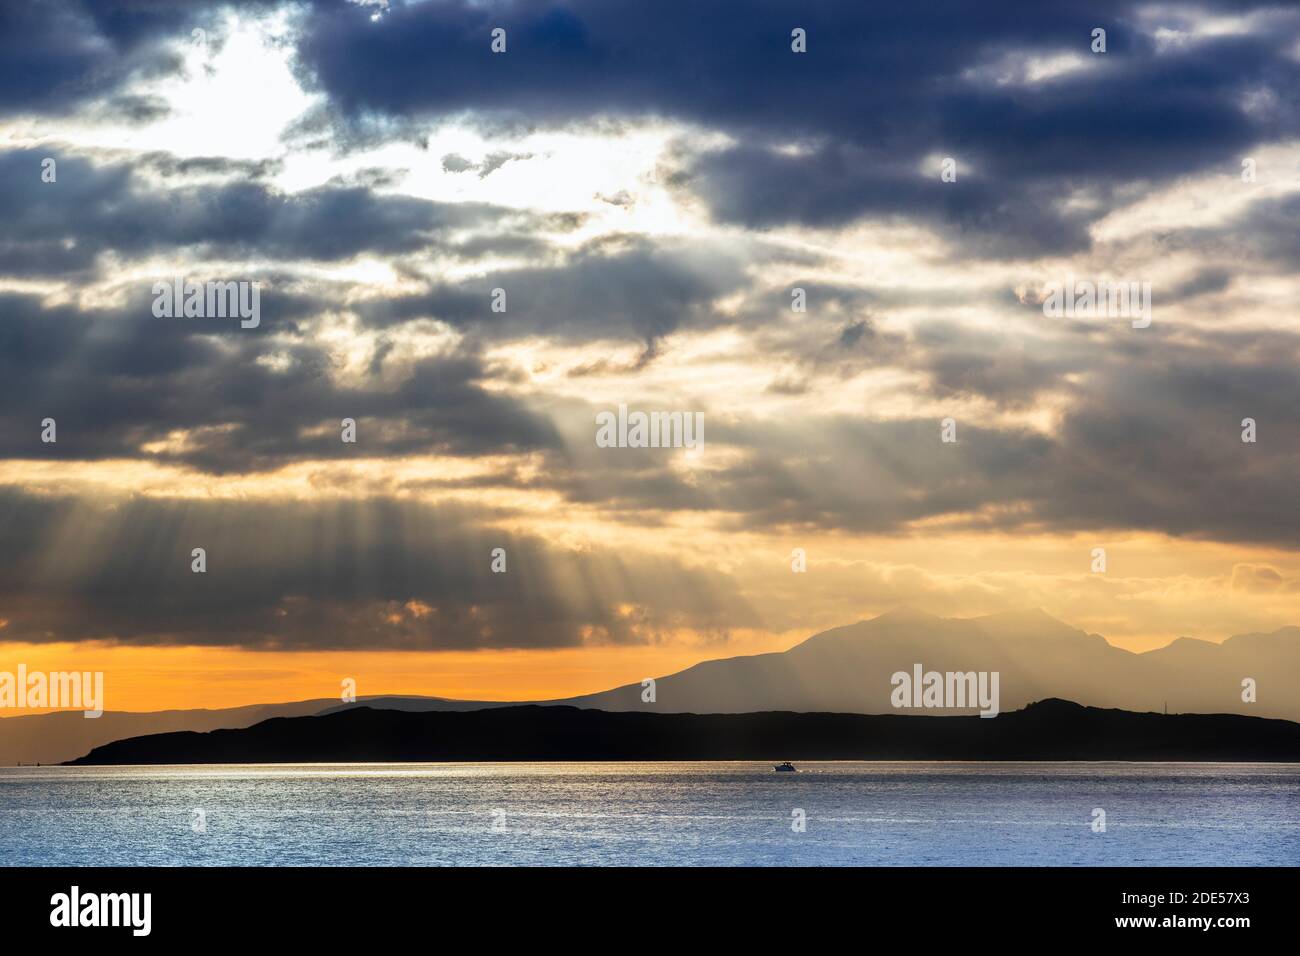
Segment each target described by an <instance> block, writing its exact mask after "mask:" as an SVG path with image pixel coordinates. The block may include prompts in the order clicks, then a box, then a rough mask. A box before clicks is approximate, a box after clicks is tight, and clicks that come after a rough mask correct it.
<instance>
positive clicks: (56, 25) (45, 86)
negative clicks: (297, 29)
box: [0, 0, 280, 122]
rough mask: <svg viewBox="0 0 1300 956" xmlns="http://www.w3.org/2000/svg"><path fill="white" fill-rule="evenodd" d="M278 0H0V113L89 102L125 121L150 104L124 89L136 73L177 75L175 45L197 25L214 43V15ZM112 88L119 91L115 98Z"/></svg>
mask: <svg viewBox="0 0 1300 956" xmlns="http://www.w3.org/2000/svg"><path fill="white" fill-rule="evenodd" d="M277 5H280V3H279V0H233V2H225V0H35V2H18V0H15V2H7V3H2V4H0V116H3V115H12V114H17V113H30V114H42V115H46V116H51V115H56V116H57V115H65V114H68V113H71V112H73V111H75V110H77V109H78V108H80V107H82V106H84V105H86V104H87V103H92V102H96V101H105V107H106V109H107V111H108V113H109V114H111V115H115V116H118V117H120V118H124V119H126V120H128V121H131V122H140V121H145V120H148V119H152V118H156V117H157V116H158V115H160V114H159V110H160V106H159V104H157V103H154V102H152V101H149V100H146V99H144V98H141V97H138V96H134V95H132V94H130V93H129V92H124V90H125V87H127V86H129V84H130V83H131V82H133V81H134V80H136V79H140V78H156V77H160V76H166V75H169V74H178V73H180V72H181V70H182V62H181V58H180V56H179V54H178V50H177V46H178V45H180V44H188V43H190V42H192V40H193V37H192V31H193V30H195V29H203V30H205V31H207V33H208V34H209V41H210V42H211V43H212V44H213V45H214V46H219V45H220V42H221V35H220V32H219V26H220V23H219V22H217V20H216V19H215V17H214V14H215V13H216V12H218V11H220V10H222V9H223V8H226V7H231V6H237V7H240V8H241V9H244V10H249V11H254V12H257V11H263V10H267V9H270V8H273V7H275V6H277ZM118 93H123V95H121V96H119V95H117V94H118Z"/></svg>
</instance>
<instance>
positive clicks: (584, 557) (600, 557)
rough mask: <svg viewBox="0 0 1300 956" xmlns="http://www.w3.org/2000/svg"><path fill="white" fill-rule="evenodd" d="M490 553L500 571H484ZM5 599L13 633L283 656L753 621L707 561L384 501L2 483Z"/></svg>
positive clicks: (589, 638)
mask: <svg viewBox="0 0 1300 956" xmlns="http://www.w3.org/2000/svg"><path fill="white" fill-rule="evenodd" d="M196 547H201V548H204V549H205V551H206V556H207V571H206V573H203V574H195V573H193V571H192V570H191V560H192V559H191V550H192V549H193V548H196ZM494 548H504V549H505V551H506V571H505V573H500V574H498V573H493V572H492V571H491V570H490V567H491V561H492V557H493V556H492V549H494ZM0 601H3V606H4V608H5V617H6V618H7V619H8V624H7V626H6V627H5V628H4V631H3V633H4V636H5V638H6V639H8V640H20V641H22V640H30V641H36V642H41V641H47V640H55V639H57V640H77V639H81V640H89V639H110V640H111V639H121V640H122V641H124V642H127V643H133V644H144V645H156V644H176V643H184V644H199V645H208V644H211V645H238V646H244V647H250V648H256V649H272V648H276V649H290V650H307V649H365V650H381V649H398V648H400V649H408V650H409V649H419V650H448V649H473V648H497V647H516V648H542V647H566V646H579V645H583V644H588V643H640V642H646V641H650V640H654V639H655V638H656V637H658V636H660V635H661V634H662V633H663V632H664V631H666V630H668V629H672V628H678V627H693V628H698V629H700V630H701V631H703V632H706V633H708V632H714V633H717V634H723V633H725V632H726V630H727V629H728V628H732V627H745V626H752V625H753V624H754V623H755V620H756V618H755V614H754V612H753V611H752V609H750V608H749V606H748V605H747V604H746V603H745V602H744V600H743V599H741V598H740V597H739V596H738V591H737V587H736V583H735V582H734V581H732V580H731V579H730V578H728V577H727V576H725V575H723V574H721V573H719V572H716V571H713V570H710V569H708V568H696V567H687V566H685V565H683V564H681V563H678V562H676V561H673V560H668V559H662V558H654V557H647V556H643V555H638V554H634V553H627V552H619V551H612V552H610V551H584V552H565V551H562V550H559V549H556V548H554V547H552V546H550V545H548V544H547V543H545V542H544V541H542V540H541V539H539V538H536V537H533V536H527V535H519V534H513V533H508V532H505V531H502V530H500V529H497V528H493V527H491V526H490V525H489V524H485V523H483V521H482V517H481V516H480V515H478V514H476V513H475V512H472V511H467V510H463V509H458V508H454V507H446V506H443V507H438V508H432V507H428V506H424V505H419V504H414V503H411V502H402V501H394V500H390V499H370V500H366V501H336V502H329V501H326V502H314V503H310V504H308V503H295V502H275V503H266V502H261V503H259V502H238V503H234V502H228V503H222V502H213V501H167V500H156V499H133V500H129V501H125V502H118V503H115V504H112V505H107V506H106V505H99V504H90V503H87V502H84V501H78V500H75V499H63V498H42V497H33V496H27V495H23V494H19V493H14V492H10V491H0ZM620 604H626V605H631V606H633V613H629V614H621V613H619V611H618V607H619V605H620Z"/></svg>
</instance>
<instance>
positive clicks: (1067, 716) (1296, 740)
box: [68, 699, 1300, 766]
mask: <svg viewBox="0 0 1300 956" xmlns="http://www.w3.org/2000/svg"><path fill="white" fill-rule="evenodd" d="M773 755H780V756H781V757H782V758H789V759H792V760H1143V761H1153V760H1155V761H1169V760H1189V761H1193V760H1194V761H1296V760H1300V724H1296V723H1292V722H1290V721H1285V720H1270V719H1266V718H1261V717H1242V716H1238V715H1235V714H1177V715H1166V714H1159V713H1132V712H1128V711H1121V710H1104V709H1101V708H1096V707H1084V706H1082V705H1080V704H1075V703H1072V702H1070V701H1065V700H1057V699H1050V700H1045V701H1041V702H1038V703H1034V704H1031V705H1030V706H1028V707H1025V708H1023V709H1021V710H1018V711H1013V712H1010V713H1004V714H1001V715H999V716H998V717H996V718H993V719H991V720H986V719H983V718H981V717H978V716H948V717H940V716H931V717H924V716H908V715H894V714H885V715H865V714H817V713H813V714H797V713H779V712H778V713H749V714H655V713H631V712H607V711H599V710H584V709H580V708H576V707H565V706H549V707H543V706H537V705H526V706H522V707H499V708H490V709H486V710H475V711H461V712H458V711H400V710H376V709H374V708H372V707H367V706H364V705H355V706H353V707H350V708H348V709H344V710H340V711H336V712H334V713H329V714H322V715H318V716H312V717H277V718H273V719H270V720H265V721H262V722H261V723H258V724H256V725H254V726H252V727H247V728H244V729H237V730H213V731H209V732H207V733H195V732H189V731H186V732H179V733H166V734H151V735H148V736H144V737H132V738H129V739H127V740H119V741H115V742H113V743H109V744H105V745H103V746H101V747H96V748H95V749H94V750H92V751H91V752H90V753H88V754H87V755H85V756H84V757H80V758H78V759H76V760H72V761H69V762H68V763H70V764H71V765H74V766H91V765H123V764H212V763H316V762H348V763H350V762H371V761H379V762H425V761H548V760H573V761H596V760H769V759H771V758H772V757H773Z"/></svg>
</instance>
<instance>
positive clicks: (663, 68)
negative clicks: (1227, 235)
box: [298, 0, 1300, 257]
mask: <svg viewBox="0 0 1300 956" xmlns="http://www.w3.org/2000/svg"><path fill="white" fill-rule="evenodd" d="M1141 6H1142V5H1140V4H1138V3H1135V2H1100V3H1098V2H1088V3H1074V4H1066V5H1062V4H1044V3H1038V2H1011V3H1000V4H997V5H996V6H989V5H982V6H980V7H978V8H973V7H971V6H970V5H969V4H965V3H958V2H934V0H932V2H926V3H921V4H905V5H902V6H898V5H893V6H890V5H883V6H882V5H878V4H875V5H868V4H834V5H824V6H817V7H813V8H808V9H799V10H793V9H791V8H789V7H788V6H787V5H785V4H781V3H776V2H769V3H754V4H747V5H746V7H745V10H744V12H743V14H741V13H740V12H739V11H738V10H737V9H736V8H735V7H734V6H731V5H728V4H722V3H718V4H699V3H695V2H686V0H671V2H667V3H660V4H654V5H653V6H646V5H644V4H640V3H636V2H633V0H623V2H618V0H615V2H610V0H576V2H572V3H568V4H565V5H564V6H558V5H555V4H553V3H550V2H547V0H523V2H516V3H511V4H509V5H501V6H498V5H493V4H481V3H468V2H450V3H422V4H409V5H408V4H403V3H395V4H393V6H392V9H391V10H390V11H389V12H388V13H386V14H385V15H384V16H383V17H382V18H381V20H380V22H379V23H370V22H369V20H368V17H369V15H370V13H371V12H372V11H371V10H370V9H368V8H366V9H362V8H359V7H357V6H356V5H354V4H348V3H343V2H337V3H321V4H319V5H318V7H317V12H316V13H315V15H314V16H312V17H311V18H310V19H309V21H308V22H307V25H306V28H305V32H304V35H303V36H302V37H301V39H300V43H299V48H298V52H299V56H300V65H301V67H302V69H303V72H304V75H305V76H306V77H307V78H308V79H309V81H310V82H314V83H316V84H317V85H318V86H319V87H320V88H321V89H322V90H323V91H324V92H326V93H327V94H328V95H329V96H330V97H331V100H332V101H333V103H334V104H335V105H336V107H337V108H338V109H340V110H342V111H343V112H344V113H345V114H348V115H355V116H369V115H373V114H376V113H378V114H384V115H390V116H397V117H409V116H413V115H426V116H437V115H443V116H447V115H452V114H457V115H459V114H461V113H464V112H468V113H469V114H470V115H473V116H478V117H480V118H485V117H486V118H492V117H502V116H510V115H518V116H521V117H526V118H527V119H528V121H529V122H531V123H543V124H544V123H555V124H563V123H574V122H578V123H581V122H589V121H591V119H592V118H593V117H597V116H606V115H609V116H640V117H653V116H664V115H667V116H671V117H675V118H677V119H680V120H685V121H690V122H694V123H698V124H700V125H702V126H704V127H707V128H713V129H722V130H725V131H728V132H731V133H733V134H735V135H736V136H737V137H738V138H740V139H741V140H742V141H743V142H742V144H741V145H737V146H735V147H731V148H725V149H722V150H712V151H704V152H702V153H697V152H695V150H694V149H693V148H687V149H685V150H684V151H683V153H682V155H681V156H679V167H680V168H679V179H678V181H679V183H680V184H683V185H686V186H688V187H689V188H690V189H692V190H694V191H696V192H698V193H699V195H700V196H701V198H702V199H703V200H704V201H705V203H706V204H707V205H708V207H709V208H710V209H711V211H712V212H713V214H714V215H715V216H717V217H718V218H720V219H724V220H728V221H734V222H738V223H743V224H746V225H754V226H763V225H771V224H777V223H787V222H799V223H808V224H812V225H839V224H842V223H845V222H848V221H851V220H852V219H854V218H857V217H860V216H863V215H870V216H878V217H889V216H895V215H898V216H904V217H907V218H909V219H913V218H914V219H917V220H919V221H922V222H924V223H926V224H928V225H930V226H931V227H933V228H936V229H938V230H939V231H941V232H942V233H943V234H944V235H945V236H946V237H947V238H948V239H949V240H950V241H952V242H953V243H954V245H956V246H959V247H960V248H963V249H965V250H967V251H968V252H971V253H973V254H976V255H981V256H990V257H1008V256H1017V255H1025V254H1033V253H1035V252H1038V253H1041V252H1046V253H1058V252H1069V251H1073V250H1077V249H1081V248H1086V247H1087V245H1088V236H1087V232H1086V227H1087V225H1088V222H1089V221H1090V220H1091V219H1092V218H1093V217H1095V216H1097V215H1100V214H1101V212H1102V211H1103V210H1102V209H1099V208H1097V207H1094V209H1093V211H1091V212H1088V213H1085V212H1083V211H1081V210H1080V209H1079V208H1074V209H1069V208H1067V207H1066V205H1065V200H1066V199H1068V198H1069V193H1070V192H1071V191H1077V190H1088V191H1090V192H1091V193H1092V194H1093V198H1094V199H1096V200H1097V201H1098V202H1099V204H1100V206H1104V205H1105V204H1106V203H1107V202H1108V200H1109V198H1110V193H1111V191H1112V190H1113V189H1114V188H1115V187H1117V186H1120V185H1131V184H1135V183H1151V182H1160V181H1164V180H1169V179H1172V178H1174V177H1177V176H1180V175H1184V174H1187V173H1189V172H1193V171H1199V170H1204V169H1207V168H1212V167H1214V166H1215V165H1217V164H1224V165H1225V166H1233V167H1235V166H1236V163H1237V161H1238V159H1239V158H1240V156H1241V155H1242V153H1243V151H1244V150H1246V149H1248V148H1249V147H1250V146H1252V145H1254V144H1257V143H1260V142H1264V141H1272V140H1277V139H1280V138H1285V137H1287V136H1289V135H1293V134H1294V133H1295V132H1296V131H1297V130H1298V129H1300V108H1298V106H1297V103H1296V101H1295V98H1294V96H1293V95H1292V93H1291V91H1292V90H1294V89H1295V88H1296V87H1297V85H1300V63H1298V62H1297V61H1296V58H1295V57H1294V56H1293V55H1292V50H1293V48H1294V44H1295V42H1296V39H1297V36H1298V35H1300V21H1298V20H1297V17H1296V16H1295V15H1294V12H1293V11H1292V12H1288V11H1279V10H1273V9H1270V8H1268V7H1256V8H1255V9H1260V10H1266V11H1268V12H1267V13H1266V14H1265V15H1264V19H1262V20H1261V21H1259V23H1258V24H1257V26H1256V32H1254V33H1252V34H1249V35H1229V36H1214V37H1198V38H1196V39H1195V40H1193V41H1191V42H1187V43H1183V44H1178V43H1170V44H1167V45H1165V46H1163V47H1161V48H1157V43H1156V39H1155V37H1154V36H1153V35H1149V34H1147V33H1143V32H1141V31H1142V30H1143V29H1151V25H1152V23H1154V24H1156V25H1159V26H1167V25H1172V26H1173V27H1174V28H1176V29H1181V28H1185V27H1186V26H1187V23H1188V21H1189V20H1194V19H1195V17H1196V16H1197V15H1198V13H1197V12H1196V11H1193V12H1180V11H1177V10H1171V9H1168V8H1166V9H1164V11H1163V12H1162V13H1159V14H1155V13H1152V14H1151V16H1153V17H1154V18H1155V19H1154V20H1152V21H1147V22H1139V21H1140V17H1139V14H1138V11H1139V9H1140V8H1141ZM1146 9H1147V11H1148V12H1150V10H1149V8H1146ZM1201 9H1202V10H1203V11H1204V12H1207V13H1208V12H1213V11H1215V10H1216V9H1217V10H1220V11H1222V12H1224V13H1229V14H1232V15H1240V14H1243V13H1244V12H1246V8H1243V7H1241V6H1239V5H1236V4H1223V5H1208V6H1205V7H1203V8H1201ZM497 26H500V27H502V28H505V29H506V30H507V31H508V43H509V46H508V52H506V53H505V54H500V55H494V54H492V53H491V52H490V50H489V40H490V32H491V30H492V29H493V28H494V27H497ZM795 26H799V27H802V28H804V29H806V30H807V31H808V38H809V39H808V44H809V47H808V49H809V52H808V53H806V54H798V55H796V54H793V53H791V52H790V48H789V43H790V31H791V28H792V27H795ZM1094 27H1104V28H1106V29H1107V31H1108V37H1107V52H1106V53H1105V54H1092V53H1091V52H1090V50H1089V41H1090V36H1091V31H1092V29H1093V28H1094ZM1063 53H1077V54H1080V55H1082V56H1085V57H1087V58H1088V62H1087V64H1086V67H1087V68H1085V69H1081V70H1078V71H1075V72H1072V73H1066V74H1064V75H1060V76H1056V77H1049V78H1047V79H1045V80H1043V81H1041V82H1037V83H1013V84H1004V85H999V84H998V83H996V82H994V80H993V77H994V76H995V75H996V74H997V73H999V72H1000V71H1001V67H1000V64H1001V63H1002V62H1004V61H1005V60H1007V59H1009V60H1010V61H1011V62H1013V63H1019V64H1023V61H1024V60H1025V59H1026V58H1027V57H1029V56H1034V55H1037V56H1043V57H1050V56H1053V55H1059V54H1063ZM1265 91H1267V92H1269V93H1271V94H1272V99H1271V101H1270V100H1269V99H1268V97H1267V96H1265V97H1261V96H1260V94H1261V93H1262V92H1265ZM1250 97H1253V98H1254V100H1255V101H1256V102H1257V103H1263V104H1264V105H1263V106H1262V107H1260V108H1254V109H1247V108H1246V107H1245V105H1244V104H1245V103H1246V101H1247V99H1248V98H1250ZM791 142H803V143H804V144H805V146H806V148H805V149H803V150H802V151H800V152H797V153H790V152H788V151H784V152H778V151H776V150H775V149H774V147H777V146H786V145H788V144H790V143H791ZM934 156H953V157H954V158H956V159H957V160H958V174H959V176H958V182H957V183H951V184H940V183H939V181H938V169H937V168H935V169H928V168H927V169H922V168H920V164H921V162H922V160H923V159H930V161H931V162H933V159H932V157H934Z"/></svg>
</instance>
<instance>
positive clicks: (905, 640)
mask: <svg viewBox="0 0 1300 956" xmlns="http://www.w3.org/2000/svg"><path fill="white" fill-rule="evenodd" d="M918 663H919V664H921V665H923V667H924V668H925V669H926V670H936V671H940V672H947V671H997V672H998V673H999V675H1000V679H999V692H1000V694H999V696H1000V706H1001V709H1002V710H1004V711H1008V710H1015V709H1018V708H1022V707H1024V706H1025V705H1026V704H1028V703H1030V702H1031V701H1035V700H1044V699H1047V698H1050V697H1059V698H1065V699H1069V700H1077V701H1080V702H1082V703H1084V704H1088V705H1091V706H1097V707H1106V708H1119V709H1123V710H1131V711H1139V712H1141V711H1161V710H1163V709H1164V708H1166V707H1167V708H1168V710H1169V712H1170V713H1171V714H1172V713H1213V714H1226V713H1237V714H1243V715H1248V716H1258V717H1274V718H1283V719H1286V720H1293V721H1300V627H1285V628H1281V629H1280V630H1277V631H1274V632H1272V633H1270V634H1241V635H1238V636H1236V637H1231V638H1229V639H1228V640H1226V641H1224V642H1223V643H1221V644H1214V643H1211V642H1208V641H1198V640H1192V639H1189V638H1180V639H1178V640H1176V641H1174V642H1173V643H1172V644H1170V645H1168V646H1167V647H1163V648H1160V649H1159V650H1154V651H1148V652H1146V653H1142V654H1135V653H1132V652H1130V651H1125V650H1121V649H1120V648H1117V647H1114V646H1112V645H1110V644H1109V643H1107V642H1106V640H1105V639H1104V638H1102V637H1101V636H1099V635H1096V634H1088V633H1085V632H1084V631H1081V630H1078V629H1077V628H1073V627H1070V626H1069V625H1067V624H1063V623H1062V622H1060V621H1058V620H1056V619H1055V618H1053V617H1051V616H1049V615H1047V614H1045V613H1043V612H1042V611H1027V612H1018V613H1007V614H995V615H990V616H988V617H980V618H971V619H945V618H939V617H935V616H933V615H929V614H924V613H921V612H918V611H913V610H907V609H904V610H899V611H893V612H890V613H888V614H884V615H881V616H880V617H877V618H874V619H872V620H869V621H861V622H859V623H857V624H851V625H848V626H847V627H839V628H835V629H833V630H829V631H824V632H822V633H820V634H816V635H814V636H813V637H810V638H808V639H807V640H806V641H804V642H802V643H801V644H798V645H797V646H795V647H793V648H791V649H790V650H788V651H784V652H781V653H773V654H759V655H754V656H750V657H732V658H726V659H723V660H715V661H707V662H704V663H701V664H697V665H695V666H694V667H690V668H687V669H686V670H684V671H681V672H679V673H677V674H672V675H669V676H663V677H658V678H656V681H655V687H654V700H653V701H652V702H647V701H645V700H643V695H644V693H645V691H644V688H643V687H642V685H641V684H640V683H636V684H629V685H626V686H624V687H618V688H615V689H613V690H609V691H604V692H602V693H597V694H589V695H585V696H581V697H572V698H566V699H563V700H552V701H539V702H537V703H543V704H549V705H571V706H575V707H582V708H596V709H600V710H607V711H639V712H651V713H696V714H710V713H753V712H760V711H792V712H822V713H841V714H853V713H859V714H861V713H867V714H871V713H874V714H887V713H907V712H908V711H906V710H901V711H895V710H894V708H893V707H892V706H891V704H890V692H891V690H892V685H891V683H890V677H891V675H893V674H894V673H895V672H896V671H911V669H912V667H913V665H915V664H918ZM1243 678H1253V679H1254V680H1255V681H1256V683H1257V687H1258V700H1257V702H1255V703H1246V702H1243V701H1242V699H1241V689H1242V688H1241V682H1242V680H1243ZM110 699H111V697H110ZM361 703H363V704H366V705H367V706H370V707H373V708H380V709H390V710H405V711H449V710H450V711H464V710H479V709H485V708H499V707H510V706H515V704H516V703H517V702H500V701H457V700H447V699H443V698H437V697H372V698H363V699H362V701H361ZM356 706H357V705H355V704H342V703H340V702H339V701H338V700H330V699H324V700H308V701H297V702H293V703H285V704H264V705H256V706H251V707H236V708H229V709H226V710H192V711H185V710H173V711H162V712H159V713H143V714H132V713H119V712H108V713H105V714H104V715H103V716H102V717H100V718H99V719H97V720H87V719H85V718H83V717H82V715H81V714H80V713H79V712H74V713H56V714H46V715H38V716H27V717H9V718H3V719H0V765H6V764H14V763H19V762H22V763H35V762H40V763H58V762H62V761H66V760H70V759H72V758H74V757H78V756H81V755H82V754H85V753H86V752H88V751H89V750H90V749H91V748H92V747H97V746H99V745H101V744H105V743H108V742H109V741H112V740H119V739H122V738H125V737H131V736H139V735H142V734H156V733H163V732H168V731H181V730H194V731H207V730H214V729H218V728H238V727H248V726H251V725H252V724H255V723H258V722H259V721H262V720H266V719H267V718H270V717H293V716H301V715H307V714H318V713H328V712H330V711H336V710H347V709H352V708H355V707H356ZM966 712H968V713H973V712H974V711H973V709H968V710H967V711H966ZM920 713H928V714H934V713H935V712H934V711H920ZM940 713H945V712H940ZM946 713H952V712H951V711H948V712H946ZM959 713H960V711H959Z"/></svg>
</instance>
